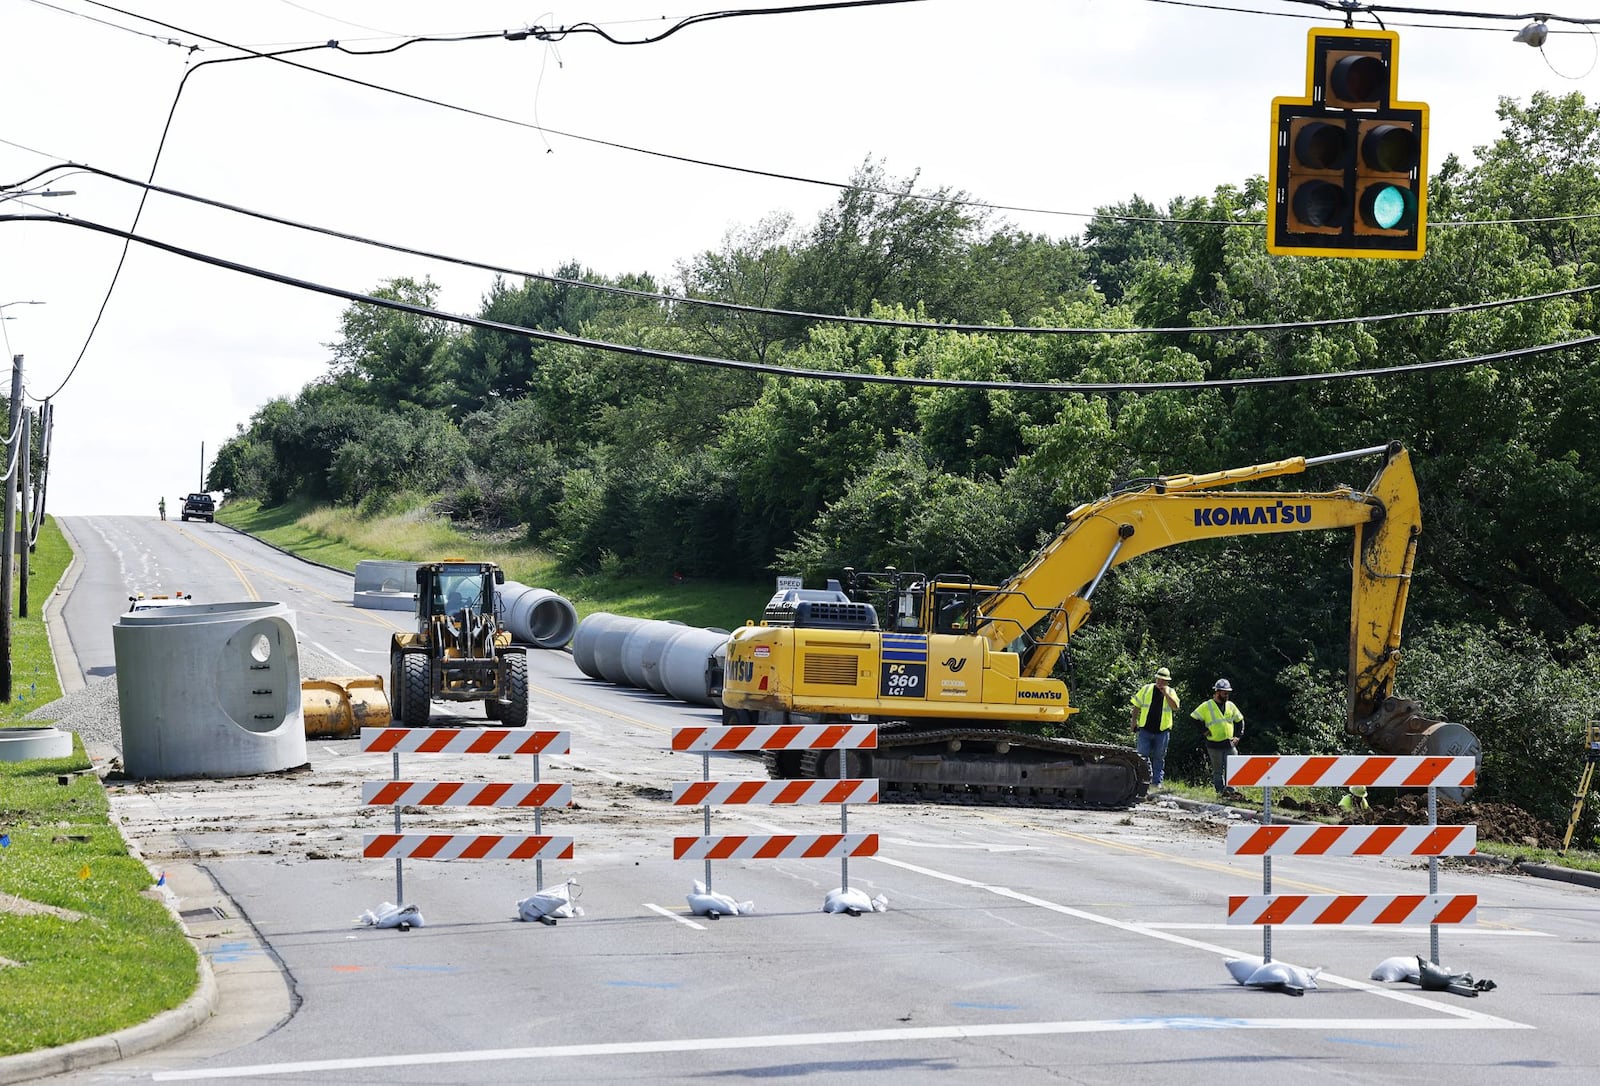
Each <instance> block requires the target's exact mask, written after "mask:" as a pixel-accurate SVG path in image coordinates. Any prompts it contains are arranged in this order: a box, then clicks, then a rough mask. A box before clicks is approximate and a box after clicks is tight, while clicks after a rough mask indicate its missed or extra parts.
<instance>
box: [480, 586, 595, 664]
mask: <svg viewBox="0 0 1600 1086" xmlns="http://www.w3.org/2000/svg"><path fill="white" fill-rule="evenodd" d="M496 592H497V594H498V595H499V607H500V613H501V616H502V620H503V621H504V622H505V624H506V627H507V628H508V629H510V631H511V636H512V637H513V638H515V639H516V640H517V641H519V642H521V643H523V644H527V645H537V646H538V647H539V648H541V649H564V648H566V647H567V642H569V641H571V640H572V635H573V633H574V632H576V630H577V628H578V609H577V608H576V607H574V606H572V603H571V601H570V600H568V599H566V598H565V597H563V596H558V595H556V594H555V593H554V592H551V591H550V590H549V589H546V588H529V587H528V586H527V585H525V584H519V583H518V582H516V581H507V582H506V583H505V584H503V585H501V586H500V587H499V588H498V589H496Z"/></svg>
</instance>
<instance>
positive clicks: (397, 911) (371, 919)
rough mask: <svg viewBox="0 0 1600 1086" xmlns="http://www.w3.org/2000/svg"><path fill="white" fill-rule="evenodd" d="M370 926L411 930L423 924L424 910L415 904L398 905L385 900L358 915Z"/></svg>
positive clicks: (360, 919) (361, 920)
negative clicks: (374, 907)
mask: <svg viewBox="0 0 1600 1086" xmlns="http://www.w3.org/2000/svg"><path fill="white" fill-rule="evenodd" d="M358 919H359V921H360V922H361V923H362V924H364V925H366V926H367V927H369V928H399V929H400V930H401V931H410V930H411V929H412V928H420V927H422V925H423V919H422V910H421V909H419V908H417V907H416V906H415V905H396V904H394V903H393V902H392V901H385V902H384V903H383V904H382V905H379V906H378V907H377V908H376V909H368V910H367V911H366V912H364V913H362V914H361V916H360V917H358Z"/></svg>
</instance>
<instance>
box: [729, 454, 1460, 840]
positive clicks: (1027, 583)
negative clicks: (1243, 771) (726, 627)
mask: <svg viewBox="0 0 1600 1086" xmlns="http://www.w3.org/2000/svg"><path fill="white" fill-rule="evenodd" d="M1373 456H1381V457H1382V458H1383V463H1382V465H1381V466H1380V468H1379V469H1378V472H1377V474H1376V476H1375V477H1374V478H1373V480H1372V482H1371V484H1370V485H1369V486H1368V487H1367V489H1366V490H1354V489H1352V488H1351V487H1349V486H1339V487H1337V488H1336V489H1334V490H1330V491H1323V492H1292V491H1248V490H1238V489H1233V488H1234V487H1237V486H1238V485H1239V484H1245V483H1254V482H1258V481H1260V480H1263V479H1271V478H1275V477H1280V476H1286V475H1296V474H1299V473H1301V472H1304V471H1305V470H1307V469H1308V468H1313V467H1318V466H1321V465H1326V464H1331V463H1336V462H1340V461H1345V460H1352V459H1356V458H1361V457H1373ZM1327 528H1352V529H1354V531H1355V550H1354V561H1353V563H1352V567H1353V570H1354V574H1353V580H1352V587H1351V616H1350V673H1349V687H1348V706H1349V716H1348V719H1347V720H1346V724H1345V727H1346V731H1347V732H1348V733H1349V734H1350V735H1351V736H1354V737H1359V738H1360V739H1361V740H1362V741H1364V742H1365V743H1366V744H1367V745H1368V746H1369V747H1370V748H1371V749H1373V750H1374V751H1377V752H1380V753H1387V754H1402V755H1409V754H1427V755H1469V756H1477V755H1478V754H1479V752H1480V748H1479V744H1478V741H1477V738H1476V737H1475V736H1474V735H1473V734H1472V733H1471V732H1470V731H1468V730H1467V729H1466V728H1464V727H1462V726H1461V725H1459V724H1451V723H1445V722H1442V721H1439V720H1435V719H1432V718H1430V717H1428V716H1425V715H1424V714H1423V713H1422V712H1421V711H1420V709H1419V707H1418V706H1417V705H1416V704H1415V703H1414V702H1412V701H1409V700H1407V699H1404V698H1400V697H1396V696H1395V695H1394V682H1395V669H1396V665H1397V664H1398V663H1399V659H1400V626H1401V621H1402V618H1403V617H1404V614H1405V606H1406V597H1407V593H1408V591H1409V589H1410V585H1411V569H1412V565H1413V563H1414V561H1415V559H1416V552H1417V537H1418V535H1420V533H1421V531H1422V520H1421V513H1420V509H1419V505H1418V500H1417V485H1416V478H1415V476H1414V475H1413V474H1412V471H1411V461H1410V456H1409V454H1408V453H1407V452H1406V450H1405V449H1403V448H1402V447H1401V446H1400V445H1399V444H1398V443H1395V444H1390V445H1379V446H1374V447H1372V448H1365V449H1356V450H1352V451H1350V452H1344V453H1335V454H1332V455H1329V456H1319V457H1310V458H1307V457H1293V458H1291V459H1288V460H1279V461H1275V462H1273V463H1269V464H1259V465H1256V466H1254V467H1246V468H1238V469H1234V470H1229V471H1219V472H1212V473H1209V474H1204V475H1164V476H1158V477H1155V478H1151V479H1141V480H1137V481H1135V482H1132V483H1128V484H1124V485H1123V486H1122V487H1120V488H1119V489H1118V490H1116V491H1115V492H1113V493H1112V494H1110V495H1108V496H1106V497H1104V498H1101V499H1100V500H1098V501H1095V502H1090V503H1088V504H1085V505H1081V506H1079V507H1078V508H1076V509H1074V510H1073V511H1072V512H1071V513H1070V514H1068V516H1067V521H1066V526H1065V527H1064V528H1063V529H1062V531H1061V533H1060V534H1059V535H1058V536H1057V537H1056V538H1055V539H1054V540H1052V541H1051V542H1050V543H1049V544H1047V545H1046V546H1045V547H1044V548H1043V549H1041V550H1040V551H1039V552H1038V553H1037V554H1035V555H1034V556H1033V558H1032V559H1030V560H1029V561H1028V563H1027V564H1026V565H1025V566H1024V567H1023V569H1022V570H1020V571H1019V572H1018V573H1016V574H1015V575H1014V576H1012V577H1011V578H1010V579H1009V580H1008V581H1006V583H1005V584H1002V585H995V586H990V585H978V584H973V583H972V582H971V580H970V579H969V578H966V577H963V576H958V575H938V576H933V577H925V576H923V575H921V574H907V573H897V574H893V575H892V576H888V577H883V576H879V575H872V576H867V577H862V576H860V575H853V577H852V580H853V587H854V589H855V591H854V592H853V593H852V592H848V591H845V590H844V589H842V588H840V587H839V586H838V584H837V582H833V583H831V584H830V588H829V589H828V590H815V589H812V590H807V589H788V590H785V591H783V592H780V593H779V594H778V595H776V596H774V597H773V599H772V600H771V602H769V603H768V605H767V610H766V613H765V615H764V616H763V620H762V622H761V623H760V624H754V623H752V624H749V625H746V626H744V627H741V628H740V629H738V630H735V631H734V632H733V634H732V635H731V636H730V637H729V640H728V645H727V662H726V665H725V673H724V675H723V677H722V679H723V688H722V702H723V705H724V709H725V714H726V715H727V716H728V717H729V718H730V719H732V720H735V721H741V722H749V723H772V724H804V723H829V722H845V721H862V720H871V721H873V722H875V723H877V724H878V726H879V735H878V747H877V749H875V750H851V751H848V752H843V753H844V756H845V757H846V763H845V765H844V767H843V768H844V771H845V775H848V776H876V777H878V778H879V780H880V781H881V787H882V788H883V790H884V792H885V793H887V794H890V795H896V794H898V795H909V796H912V797H917V796H926V797H929V798H957V799H960V800H964V801H966V802H990V803H1025V804H1038V805H1067V806H1085V807H1113V808H1115V807H1126V806H1129V805H1131V804H1133V803H1134V802H1136V801H1137V800H1138V799H1139V798H1140V797H1141V796H1142V795H1143V794H1144V793H1145V791H1146V790H1147V789H1148V786H1149V781H1150V768H1149V763H1148V762H1146V761H1145V760H1144V759H1143V758H1141V757H1140V756H1139V755H1138V754H1137V753H1136V752H1135V751H1133V750H1131V749H1128V748H1126V747H1119V746H1111V745H1100V744H1090V743H1082V742H1077V741H1074V740H1071V739H1062V738H1054V737H1048V736H1045V735H1042V734H1039V733H1040V732H1041V731H1042V730H1043V728H1044V727H1045V726H1054V727H1059V726H1061V725H1063V724H1065V723H1066V721H1067V720H1068V719H1069V718H1070V717H1071V716H1072V714H1073V713H1075V712H1076V711H1077V710H1076V709H1074V708H1073V707H1072V705H1071V704H1070V701H1069V699H1068V691H1067V687H1066V685H1065V684H1064V683H1063V682H1061V681H1060V680H1059V679H1056V678H1053V677H1052V672H1053V671H1054V669H1055V665H1056V662H1057V661H1058V660H1059V658H1060V656H1061V653H1062V651H1063V650H1064V649H1065V648H1066V646H1067V641H1068V639H1069V638H1070V637H1071V635H1072V634H1073V633H1074V632H1075V631H1076V630H1077V629H1078V628H1079V627H1080V626H1082V625H1083V623H1084V621H1085V620H1086V619H1087V618H1088V617H1089V609H1090V606H1089V600H1090V598H1091V597H1092V596H1093V595H1094V591H1095V589H1096V587H1097V586H1098V585H1099V584H1100V581H1101V579H1102V578H1103V577H1104V576H1105V575H1106V573H1107V572H1108V571H1109V570H1110V569H1111V568H1112V567H1114V566H1118V565H1121V564H1122V563H1124V562H1127V561H1129V560H1131V559H1133V558H1136V557H1138V556H1139V555H1142V554H1145V553H1147V552H1149V551H1154V550H1159V549H1161V548H1163V547H1171V546H1175V545H1177V544H1180V543H1190V542H1194V541H1197V540H1202V539H1213V538H1216V537H1219V536H1242V535H1268V534H1274V533H1284V532H1304V531H1316V530H1320V529H1327ZM874 584H877V585H880V586H883V587H884V589H885V591H884V593H883V595H882V596H881V597H880V598H881V599H882V602H883V606H884V610H885V612H886V613H885V615H884V617H883V619H882V621H881V622H880V618H879V615H878V608H877V607H876V606H875V605H874V604H873V603H871V602H867V601H865V600H863V599H861V598H860V597H861V596H862V595H863V594H870V593H871V592H872V590H873V589H872V586H873V585H874ZM840 753H841V752H837V751H818V752H790V751H785V752H778V753H774V754H769V755H768V756H767V768H768V772H769V773H770V774H771V775H772V776H774V777H779V778H789V777H819V776H820V777H830V776H837V775H839V774H840V765H839V761H838V759H839V757H840Z"/></svg>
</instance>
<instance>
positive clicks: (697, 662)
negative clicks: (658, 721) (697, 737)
mask: <svg viewBox="0 0 1600 1086" xmlns="http://www.w3.org/2000/svg"><path fill="white" fill-rule="evenodd" d="M727 640H728V634H727V632H726V631H720V630H702V629H696V628H690V629H689V630H688V631H686V632H684V633H682V634H679V635H678V636H677V637H674V638H673V639H672V640H671V641H670V642H669V643H668V644H667V646H666V649H665V650H664V651H663V652H662V654H661V678H662V681H663V682H664V683H665V684H666V687H667V693H668V694H671V695H672V696H673V697H675V698H677V699H678V700H679V701H686V702H688V703H689V704H690V705H713V703H712V700H711V698H710V697H709V696H708V695H707V694H706V662H707V661H708V660H709V659H710V658H711V656H712V654H713V653H715V652H716V651H717V646H719V645H722V644H724V643H726V642H727ZM713 707H715V706H714V705H713Z"/></svg>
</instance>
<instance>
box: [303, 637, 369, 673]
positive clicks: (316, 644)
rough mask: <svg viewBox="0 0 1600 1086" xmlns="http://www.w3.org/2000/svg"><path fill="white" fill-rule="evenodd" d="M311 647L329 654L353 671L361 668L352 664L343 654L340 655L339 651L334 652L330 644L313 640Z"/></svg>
mask: <svg viewBox="0 0 1600 1086" xmlns="http://www.w3.org/2000/svg"><path fill="white" fill-rule="evenodd" d="M311 647H312V648H314V649H316V650H317V651H318V652H321V653H326V654H327V655H328V656H330V657H332V658H333V659H334V660H336V661H337V662H339V663H341V664H343V665H344V666H345V667H347V668H349V669H350V670H351V671H359V670H360V669H359V668H357V667H356V665H355V664H352V663H351V662H350V661H349V660H346V659H345V658H344V657H343V656H340V655H339V654H338V653H336V652H334V651H333V650H332V649H330V648H329V647H328V646H326V645H324V644H322V643H320V642H317V641H313V642H311Z"/></svg>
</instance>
